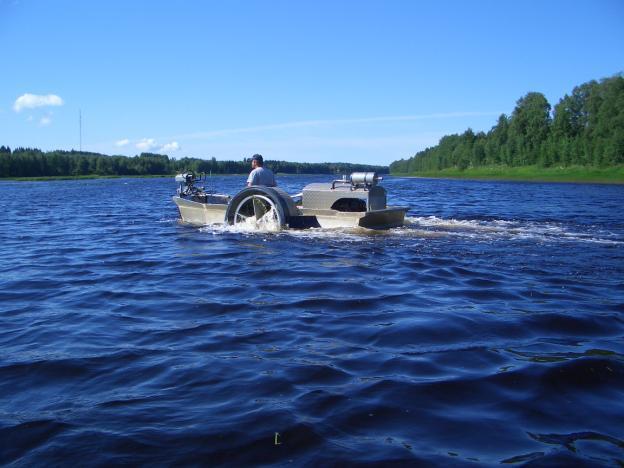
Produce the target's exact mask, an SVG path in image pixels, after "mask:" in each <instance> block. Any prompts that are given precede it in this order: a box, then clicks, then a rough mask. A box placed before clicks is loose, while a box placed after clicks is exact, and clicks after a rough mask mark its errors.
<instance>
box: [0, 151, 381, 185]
mask: <svg viewBox="0 0 624 468" xmlns="http://www.w3.org/2000/svg"><path fill="white" fill-rule="evenodd" d="M265 165H266V167H269V168H270V169H272V170H273V171H274V172H279V173H283V174H348V173H350V172H355V171H374V172H379V173H388V166H372V165H365V164H351V163H299V162H287V161H270V160H267V161H266V162H265ZM249 170H250V161H249V160H248V159H243V160H242V161H217V159H216V158H212V159H198V158H188V157H185V158H181V159H174V158H169V156H167V155H164V154H154V153H141V154H140V155H137V156H134V157H128V156H108V155H105V154H100V153H91V152H85V151H74V150H72V151H61V150H57V151H48V152H43V151H41V150H39V149H37V148H16V149H14V150H11V148H9V147H8V146H0V178H2V177H5V178H6V177H65V176H89V175H99V176H142V175H173V174H176V173H179V172H183V171H194V172H206V173H212V174H242V173H246V172H249Z"/></svg>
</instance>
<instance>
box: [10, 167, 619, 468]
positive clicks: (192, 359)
mask: <svg viewBox="0 0 624 468" xmlns="http://www.w3.org/2000/svg"><path fill="white" fill-rule="evenodd" d="M330 179H331V176H289V177H286V176H284V177H280V178H279V180H278V182H279V183H280V185H281V186H282V187H283V188H285V189H286V190H287V191H289V192H291V193H296V192H299V191H300V190H301V188H302V187H303V185H305V184H306V183H309V182H319V181H326V180H330ZM243 183H244V177H214V178H213V179H212V180H211V181H210V184H211V185H212V186H214V187H215V188H216V189H218V190H220V191H223V192H226V193H231V194H233V193H235V192H236V191H237V190H238V189H239V188H240V187H241V186H242V185H243ZM383 185H384V186H385V187H386V188H387V189H388V192H389V202H390V203H392V204H397V205H409V206H410V211H409V212H408V219H407V224H406V226H405V227H402V228H397V229H392V230H389V231H386V232H371V231H366V230H330V231H323V230H310V231H293V232H279V233H267V232H240V231H237V230H235V229H232V228H228V227H224V226H216V227H203V228H198V227H191V226H188V225H184V224H182V223H180V222H179V220H178V217H179V216H178V213H177V210H176V207H175V205H174V204H173V203H172V201H171V195H172V194H173V193H174V192H175V188H176V187H175V183H174V182H173V180H172V179H112V180H84V181H53V182H0V350H1V353H0V464H3V465H9V466H38V465H63V466H66V465H79V466H109V465H137V464H138V465H157V466H163V465H165V466H166V465H199V466H213V465H219V464H222V465H233V466H240V465H250V464H253V465H257V464H275V465H285V464H296V465H313V466H326V465H329V466H344V465H345V464H347V465H384V466H385V465H388V464H393V463H394V464H397V465H421V464H427V465H437V466H449V465H451V466H464V465H466V466H489V465H500V464H504V465H506V464H526V463H528V464H537V465H539V466H543V465H553V466H565V465H567V466H570V465H579V464H581V465H585V466H587V465H589V466H592V465H595V466H605V465H607V466H608V465H613V466H618V464H619V465H620V466H621V464H623V463H624V340H623V338H624V210H623V209H622V207H623V206H624V187H623V186H610V185H577V184H541V183H511V182H472V181H450V180H431V179H401V178H390V177H389V178H386V180H384V182H383Z"/></svg>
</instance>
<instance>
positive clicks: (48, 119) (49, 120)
mask: <svg viewBox="0 0 624 468" xmlns="http://www.w3.org/2000/svg"><path fill="white" fill-rule="evenodd" d="M51 123H52V117H50V116H49V115H44V116H43V117H41V119H40V120H39V126H40V127H47V126H48V125H50V124H51Z"/></svg>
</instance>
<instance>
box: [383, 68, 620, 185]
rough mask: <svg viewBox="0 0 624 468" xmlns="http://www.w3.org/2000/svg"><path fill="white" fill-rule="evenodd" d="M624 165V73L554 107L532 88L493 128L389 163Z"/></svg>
mask: <svg viewBox="0 0 624 468" xmlns="http://www.w3.org/2000/svg"><path fill="white" fill-rule="evenodd" d="M620 164H624V78H623V77H622V75H621V74H619V75H615V76H613V77H610V78H604V79H602V80H600V81H595V80H592V81H590V82H587V83H584V84H582V85H580V86H577V87H575V88H574V90H573V91H572V94H570V95H567V94H566V95H565V96H564V97H563V98H561V100H560V101H559V103H558V104H557V105H556V106H555V107H554V109H552V111H551V106H550V104H549V103H548V101H547V100H546V97H545V96H544V95H543V94H541V93H537V92H530V93H528V94H526V95H525V96H524V97H522V98H520V99H519V100H518V101H517V102H516V107H515V109H514V111H513V112H512V114H511V116H507V115H505V114H502V115H501V116H500V117H499V118H498V122H497V123H496V125H495V126H494V127H492V129H491V130H490V131H489V132H487V133H485V132H478V133H474V131H473V130H472V129H470V128H469V129H468V130H466V131H465V132H464V133H462V134H461V135H458V134H454V135H447V136H445V137H443V138H442V139H441V140H440V142H439V143H438V145H437V146H434V147H431V148H427V149H425V150H424V151H420V152H418V153H416V154H415V155H414V156H413V157H411V158H409V159H401V160H400V161H395V162H393V163H392V164H390V173H391V174H405V173H414V172H420V171H423V172H430V171H439V170H442V169H446V168H457V169H460V170H464V169H466V168H471V167H482V166H510V167H517V166H531V165H537V166H541V167H551V166H564V167H566V166H572V165H582V166H596V167H609V166H615V165H620Z"/></svg>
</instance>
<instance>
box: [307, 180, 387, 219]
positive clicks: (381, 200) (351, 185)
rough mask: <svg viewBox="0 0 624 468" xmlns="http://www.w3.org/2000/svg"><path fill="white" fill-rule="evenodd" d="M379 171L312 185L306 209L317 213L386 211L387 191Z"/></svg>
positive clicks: (308, 192) (309, 185) (308, 188)
mask: <svg viewBox="0 0 624 468" xmlns="http://www.w3.org/2000/svg"><path fill="white" fill-rule="evenodd" d="M380 180H382V178H381V177H379V176H378V175H377V173H375V172H354V173H352V174H351V176H350V177H349V178H347V177H346V176H343V177H342V179H336V180H334V181H333V182H331V183H314V184H308V185H306V186H305V187H304V188H303V207H304V208H309V209H315V210H323V209H325V210H327V209H330V210H336V211H342V212H366V211H376V210H383V209H385V208H386V190H385V189H384V188H383V187H381V186H379V185H377V183H378V182H379V181H380Z"/></svg>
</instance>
